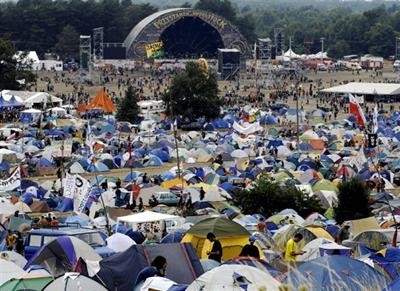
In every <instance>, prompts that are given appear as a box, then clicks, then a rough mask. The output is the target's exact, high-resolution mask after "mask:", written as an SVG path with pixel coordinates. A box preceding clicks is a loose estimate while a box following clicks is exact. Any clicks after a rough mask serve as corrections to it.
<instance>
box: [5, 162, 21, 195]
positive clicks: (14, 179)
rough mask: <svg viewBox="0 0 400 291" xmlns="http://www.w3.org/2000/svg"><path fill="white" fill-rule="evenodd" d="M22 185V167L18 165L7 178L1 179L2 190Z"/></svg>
mask: <svg viewBox="0 0 400 291" xmlns="http://www.w3.org/2000/svg"><path fill="white" fill-rule="evenodd" d="M20 186H21V169H20V168H19V167H18V168H16V169H15V171H14V172H13V173H12V174H11V176H10V177H8V178H7V179H5V180H0V191H11V190H14V189H16V188H19V187H20Z"/></svg>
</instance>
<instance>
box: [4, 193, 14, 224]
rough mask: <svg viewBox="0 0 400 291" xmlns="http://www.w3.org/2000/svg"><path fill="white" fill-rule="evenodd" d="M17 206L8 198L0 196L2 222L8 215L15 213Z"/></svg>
mask: <svg viewBox="0 0 400 291" xmlns="http://www.w3.org/2000/svg"><path fill="white" fill-rule="evenodd" d="M16 210H17V208H16V207H15V206H14V204H12V203H11V201H10V200H9V199H7V198H4V197H0V222H2V220H3V219H4V218H6V217H9V216H10V215H13V214H14V212H15V211H16Z"/></svg>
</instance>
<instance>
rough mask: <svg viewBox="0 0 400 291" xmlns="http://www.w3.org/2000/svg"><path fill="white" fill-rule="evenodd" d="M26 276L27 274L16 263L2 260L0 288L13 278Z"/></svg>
mask: <svg viewBox="0 0 400 291" xmlns="http://www.w3.org/2000/svg"><path fill="white" fill-rule="evenodd" d="M25 274H26V272H25V271H24V270H23V269H22V268H21V267H19V266H18V265H16V264H15V263H13V262H11V261H6V260H3V259H0V286H1V285H3V284H4V283H5V282H7V281H8V280H10V279H12V278H16V277H19V276H22V275H25Z"/></svg>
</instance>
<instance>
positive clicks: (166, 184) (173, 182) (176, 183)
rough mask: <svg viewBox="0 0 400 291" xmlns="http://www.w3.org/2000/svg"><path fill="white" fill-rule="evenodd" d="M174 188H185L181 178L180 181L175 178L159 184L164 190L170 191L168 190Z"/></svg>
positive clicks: (185, 185)
mask: <svg viewBox="0 0 400 291" xmlns="http://www.w3.org/2000/svg"><path fill="white" fill-rule="evenodd" d="M175 186H178V187H182V186H183V187H187V183H186V181H185V180H183V179H182V178H181V179H179V178H175V179H172V180H169V181H164V182H162V183H161V187H163V188H165V189H170V188H172V187H175Z"/></svg>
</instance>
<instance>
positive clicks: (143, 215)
mask: <svg viewBox="0 0 400 291" xmlns="http://www.w3.org/2000/svg"><path fill="white" fill-rule="evenodd" d="M177 218H179V216H176V215H170V214H163V213H158V212H153V211H148V210H146V211H143V212H139V213H135V214H131V215H126V216H121V217H118V219H117V222H127V223H131V224H136V223H143V222H153V221H162V220H174V219H177Z"/></svg>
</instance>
